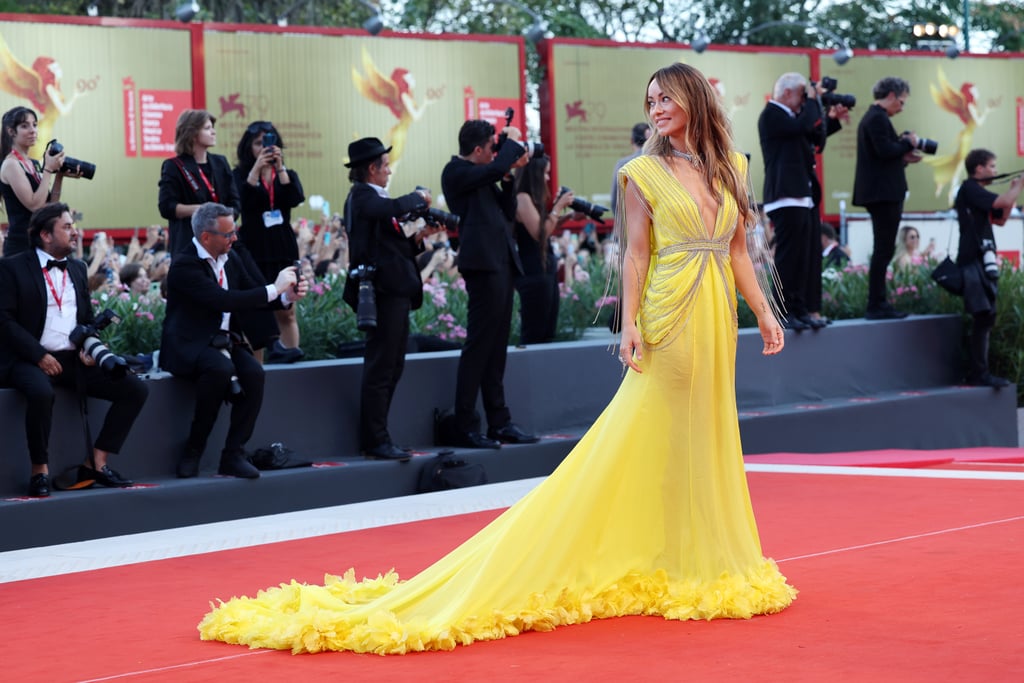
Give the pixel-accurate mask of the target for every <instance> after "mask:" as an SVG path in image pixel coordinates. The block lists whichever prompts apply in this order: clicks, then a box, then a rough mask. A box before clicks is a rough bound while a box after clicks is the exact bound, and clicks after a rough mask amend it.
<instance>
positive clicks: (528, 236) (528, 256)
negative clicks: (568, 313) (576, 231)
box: [515, 156, 573, 344]
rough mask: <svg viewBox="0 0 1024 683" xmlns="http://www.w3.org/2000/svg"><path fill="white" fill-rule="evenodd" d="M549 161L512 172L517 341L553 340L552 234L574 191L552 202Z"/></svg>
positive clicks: (555, 319) (555, 290)
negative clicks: (519, 267)
mask: <svg viewBox="0 0 1024 683" xmlns="http://www.w3.org/2000/svg"><path fill="white" fill-rule="evenodd" d="M550 185H551V159H549V158H548V157H546V156H545V157H542V158H539V159H531V160H530V162H529V163H528V164H526V166H524V167H523V168H521V169H519V171H518V173H517V174H516V227H515V231H516V243H517V244H518V245H519V258H520V259H521V260H522V262H523V275H522V276H521V277H519V278H518V279H517V280H516V291H517V292H519V343H520V344H543V343H546V342H550V341H554V339H555V333H556V331H557V327H558V298H559V295H558V258H557V257H556V256H555V253H554V250H553V249H552V248H551V239H550V237H551V235H552V233H554V231H555V228H557V227H558V226H559V225H561V224H562V222H564V221H565V219H566V218H568V214H566V215H563V212H564V211H565V209H566V208H567V207H568V206H569V205H570V204H571V203H572V200H573V194H572V192H569V191H566V192H563V193H561V194H560V195H559V196H558V198H557V199H556V200H555V203H554V206H552V207H551V209H550V210H548V205H549V204H550V203H551V189H550Z"/></svg>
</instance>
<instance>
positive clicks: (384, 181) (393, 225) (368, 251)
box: [344, 138, 430, 461]
mask: <svg viewBox="0 0 1024 683" xmlns="http://www.w3.org/2000/svg"><path fill="white" fill-rule="evenodd" d="M390 152H391V148H390V147H388V148H385V147H384V144H383V143H382V142H381V141H380V140H378V139H377V138H363V139H361V140H356V141H355V142H353V143H352V144H350V145H349V146H348V157H349V162H348V163H347V164H345V166H347V167H348V168H349V169H350V170H349V176H348V177H349V180H351V181H352V190H351V192H349V195H348V198H347V199H346V201H345V225H346V227H347V229H348V233H349V240H348V241H349V250H350V257H349V264H350V265H351V267H352V273H355V275H350V276H349V278H348V279H347V280H346V282H345V292H344V298H345V301H346V302H348V304H349V305H350V306H351V307H352V309H353V310H357V309H358V296H359V295H358V290H359V277H358V274H359V273H367V274H368V277H369V273H370V272H371V271H370V270H369V269H372V287H373V290H374V293H375V296H376V303H377V326H376V328H374V329H372V330H369V331H368V332H367V333H366V350H365V352H364V354H363V380H362V387H361V390H360V398H359V412H360V417H359V441H360V443H361V445H362V450H363V454H364V455H365V456H366V457H368V458H376V459H380V460H401V461H408V460H409V457H410V456H409V454H408V453H406V452H405V451H403V450H402V449H401V448H398V447H397V446H395V445H394V443H392V441H391V435H390V434H389V433H388V412H389V411H390V409H391V399H392V397H393V396H394V394H395V387H396V386H398V380H399V379H401V377H402V370H403V368H404V367H405V350H406V345H407V344H408V342H409V311H411V310H415V309H417V308H419V307H420V305H422V303H423V282H422V281H421V280H420V273H419V269H418V268H417V267H416V253H417V252H419V251H420V250H421V249H422V244H423V236H424V231H418V232H416V233H414V234H412V235H411V236H410V235H407V234H406V232H405V230H404V227H403V224H402V223H399V221H398V219H399V217H401V216H404V215H405V214H408V213H409V212H410V211H420V210H423V209H426V208H427V206H428V205H429V203H430V193H429V192H428V191H427V190H425V189H419V190H416V191H415V192H410V193H409V194H407V195H404V196H402V197H398V198H397V199H391V198H390V197H389V196H388V192H387V189H386V188H387V186H388V178H389V177H390V176H391V165H390V159H389V157H388V154H389V153H390ZM411 224H412V223H411V221H410V222H407V223H406V224H404V225H411Z"/></svg>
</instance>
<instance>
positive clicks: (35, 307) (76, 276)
mask: <svg viewBox="0 0 1024 683" xmlns="http://www.w3.org/2000/svg"><path fill="white" fill-rule="evenodd" d="M67 273H68V280H69V281H70V282H71V283H72V284H74V286H75V304H76V305H77V306H78V316H77V320H78V323H79V324H91V323H92V322H93V313H92V305H91V304H90V301H89V283H88V276H87V274H86V265H85V263H84V262H83V261H77V260H74V259H68V270H67ZM45 325H46V279H45V278H44V276H43V271H42V269H41V268H40V267H39V258H38V257H37V256H36V250H35V248H32V249H30V250H29V251H23V252H21V253H19V254H16V255H14V256H9V257H7V258H5V259H0V378H3V379H6V377H7V373H8V372H9V371H10V369H11V366H13V365H14V364H15V363H16V362H19V361H24V362H26V363H32V364H33V365H36V364H38V363H39V361H40V360H42V358H43V356H45V355H46V354H47V353H49V351H47V350H46V349H45V348H43V346H42V345H41V344H40V343H39V338H40V337H41V336H42V335H43V327H44V326H45Z"/></svg>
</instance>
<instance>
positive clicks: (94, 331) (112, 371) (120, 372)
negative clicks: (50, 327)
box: [68, 308, 128, 378]
mask: <svg viewBox="0 0 1024 683" xmlns="http://www.w3.org/2000/svg"><path fill="white" fill-rule="evenodd" d="M119 322H121V318H119V317H118V315H117V314H116V313H114V312H113V311H112V310H110V309H109V308H107V309H104V311H103V312H102V313H100V314H99V315H98V316H96V319H95V320H93V323H92V324H91V325H76V326H75V328H74V329H72V330H71V332H70V333H69V334H68V339H69V340H70V341H71V343H72V344H74V345H75V348H77V349H79V350H80V351H83V352H84V353H85V355H87V356H89V357H90V358H92V359H93V360H94V361H96V365H98V366H99V367H100V369H102V370H103V371H104V372H106V373H107V374H108V375H110V376H111V377H114V378H119V377H124V376H125V375H126V374H127V373H128V362H127V361H125V359H124V358H121V356H118V355H117V354H116V353H114V352H113V351H111V350H110V349H109V348H107V346H106V344H104V343H103V342H102V341H100V338H99V334H100V332H102V331H103V330H105V329H106V328H107V327H108V326H109V325H110V324H111V323H119Z"/></svg>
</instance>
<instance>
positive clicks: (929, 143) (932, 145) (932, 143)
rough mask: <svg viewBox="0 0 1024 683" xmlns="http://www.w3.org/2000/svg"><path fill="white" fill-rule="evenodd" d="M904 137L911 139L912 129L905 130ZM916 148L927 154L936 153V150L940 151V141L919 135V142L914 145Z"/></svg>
mask: <svg viewBox="0 0 1024 683" xmlns="http://www.w3.org/2000/svg"><path fill="white" fill-rule="evenodd" d="M903 137H905V138H908V139H909V138H910V131H909V130H905V131H903ZM914 149H918V150H921V151H922V152H924V153H925V154H935V153H936V152H938V151H939V143H938V141H937V140H932V139H931V138H922V137H919V138H917V144H916V145H914Z"/></svg>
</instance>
